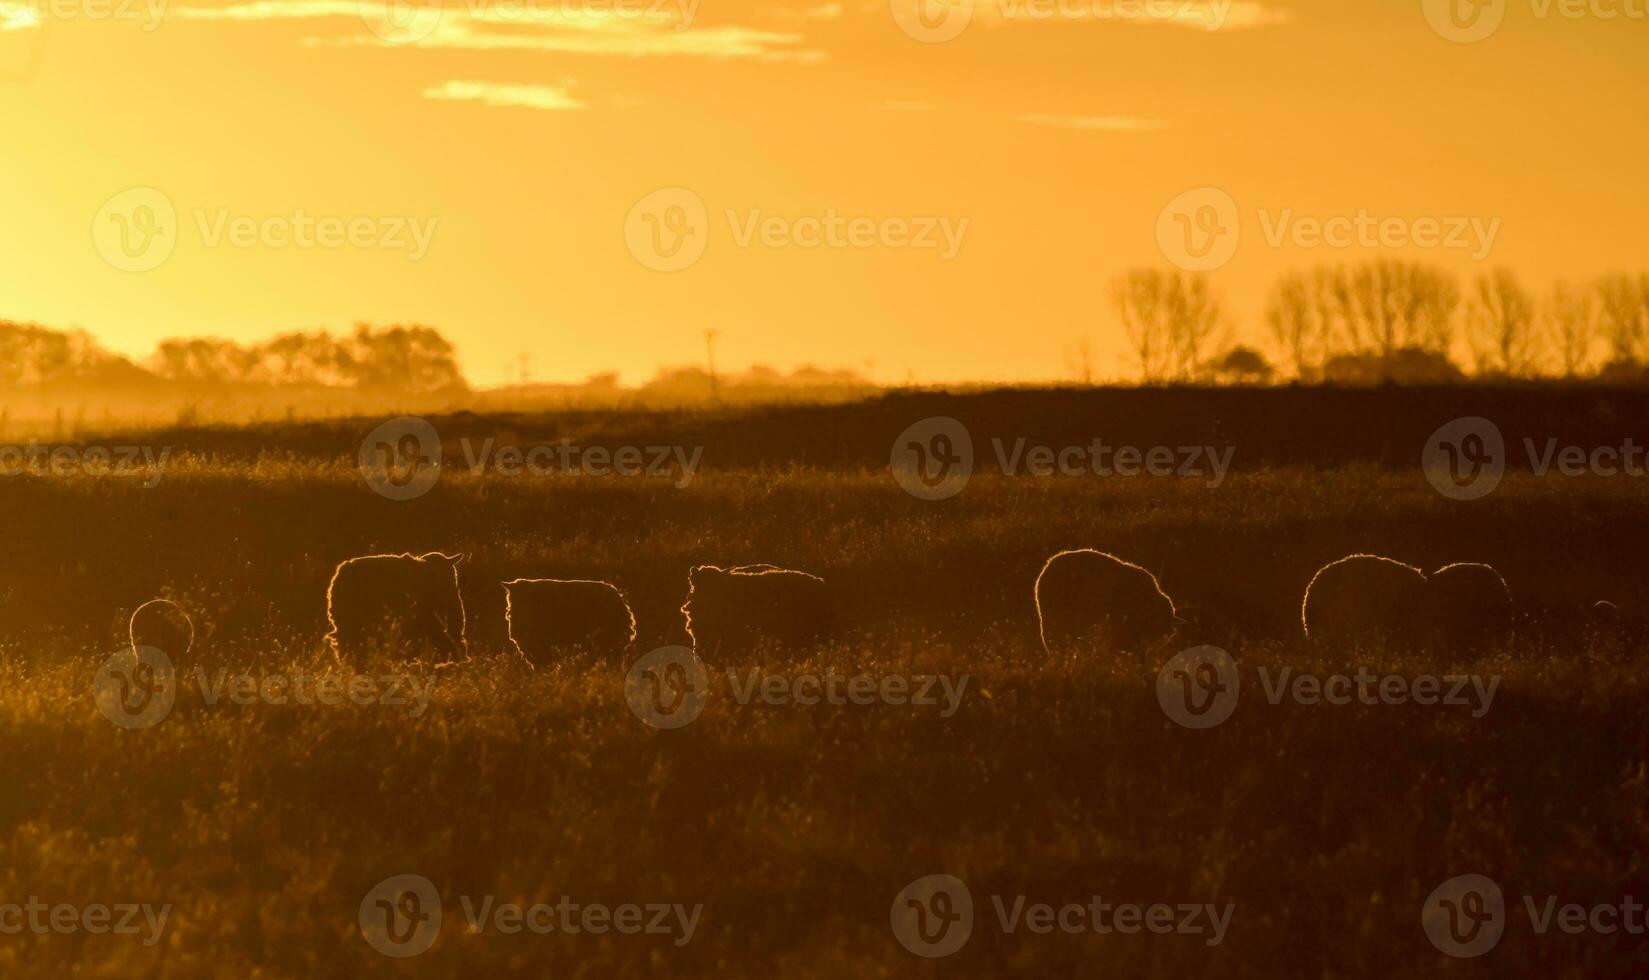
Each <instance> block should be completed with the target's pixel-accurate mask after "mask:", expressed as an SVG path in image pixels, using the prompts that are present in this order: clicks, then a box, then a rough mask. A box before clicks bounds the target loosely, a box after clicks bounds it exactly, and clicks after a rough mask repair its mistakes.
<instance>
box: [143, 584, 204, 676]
mask: <svg viewBox="0 0 1649 980" xmlns="http://www.w3.org/2000/svg"><path fill="white" fill-rule="evenodd" d="M126 635H127V637H128V638H129V639H130V640H131V643H132V650H133V651H134V652H136V651H138V650H140V649H142V648H144V647H149V648H152V649H155V650H159V651H161V652H162V653H164V654H166V656H167V659H169V660H170V661H171V663H172V666H173V667H174V668H177V669H179V670H182V669H185V667H186V665H187V663H188V658H189V654H190V651H192V650H193V649H194V646H195V624H194V622H193V621H192V620H190V618H189V614H188V613H186V612H184V611H183V607H182V606H180V605H178V604H177V603H175V602H173V601H172V600H170V599H150V600H149V601H148V602H145V603H144V604H143V605H141V606H138V607H137V608H136V609H134V610H133V611H132V617H131V619H130V620H129V621H128V623H127V625H126Z"/></svg>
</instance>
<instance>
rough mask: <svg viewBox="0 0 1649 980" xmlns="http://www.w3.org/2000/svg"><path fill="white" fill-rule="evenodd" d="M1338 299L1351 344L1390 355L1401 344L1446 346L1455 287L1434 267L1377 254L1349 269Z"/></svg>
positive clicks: (1386, 357) (1426, 347) (1434, 348)
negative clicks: (1341, 302)
mask: <svg viewBox="0 0 1649 980" xmlns="http://www.w3.org/2000/svg"><path fill="white" fill-rule="evenodd" d="M1341 298H1342V301H1343V305H1344V318H1345V322H1346V326H1347V334H1348V337H1349V339H1350V341H1351V347H1352V349H1353V350H1355V351H1357V352H1360V353H1373V354H1375V355H1376V356H1377V357H1379V358H1381V359H1384V360H1391V359H1393V358H1394V357H1395V356H1396V354H1397V351H1398V350H1400V349H1402V348H1405V347H1412V348H1418V349H1420V350H1429V351H1437V352H1446V351H1447V350H1448V349H1449V345H1450V342H1451V341H1452V339H1453V319H1454V312H1455V309H1456V308H1457V307H1458V306H1459V305H1460V287H1459V284H1458V283H1456V282H1455V280H1454V278H1453V277H1452V276H1450V275H1449V274H1448V273H1446V272H1443V271H1441V270H1439V269H1437V268H1435V267H1433V266H1429V265H1426V264H1424V263H1420V262H1405V261H1402V260H1400V259H1392V258H1381V259H1374V260H1372V261H1369V262H1365V263H1363V264H1362V265H1360V266H1358V267H1356V268H1355V269H1353V270H1351V272H1350V274H1349V277H1348V279H1347V280H1346V283H1345V289H1344V292H1343V294H1342V297H1341Z"/></svg>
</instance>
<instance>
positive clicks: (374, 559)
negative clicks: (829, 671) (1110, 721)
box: [131, 548, 1606, 664]
mask: <svg viewBox="0 0 1649 980" xmlns="http://www.w3.org/2000/svg"><path fill="white" fill-rule="evenodd" d="M461 561H462V558H461V557H460V556H453V555H446V554H441V553H438V552H432V553H429V554H423V555H410V554H403V555H367V556H363V557H360V558H351V559H349V560H347V561H345V562H343V563H341V564H339V565H338V566H337V568H336V569H335V571H334V573H333V576H332V581H331V585H330V587H329V588H328V591H327V616H328V620H329V622H330V625H331V631H330V632H329V633H328V634H327V640H328V642H329V643H330V645H331V647H332V649H333V650H334V651H335V652H336V653H337V655H338V656H339V657H340V659H342V660H344V661H345V662H353V663H360V662H363V661H364V660H365V659H366V658H368V657H369V656H371V655H372V653H373V652H374V651H375V650H389V651H394V652H397V653H399V654H401V655H414V656H418V657H420V658H425V659H432V660H434V661H437V662H441V661H447V660H452V659H457V658H460V657H462V656H463V655H464V653H465V651H466V649H467V641H466V636H465V609H464V599H463V592H462V590H461V588H460V584H459V574H458V568H459V564H460V562H461ZM502 585H503V588H504V592H505V597H506V604H505V619H506V625H507V628H508V635H509V638H510V641H511V643H513V644H514V646H515V648H516V650H517V651H518V652H519V653H520V654H521V655H522V656H523V657H525V658H526V659H528V660H529V661H531V662H533V663H538V664H542V663H551V662H555V661H557V660H562V659H566V658H569V657H573V656H577V655H580V654H589V653H594V654H598V655H604V656H609V657H612V656H620V655H622V654H623V653H624V652H625V651H626V650H628V649H629V648H630V647H631V646H632V645H633V644H634V642H635V638H636V618H635V615H634V613H633V612H632V611H631V609H630V605H629V603H628V602H627V601H626V599H625V597H624V594H623V593H622V592H621V591H620V590H619V589H618V588H617V587H616V586H614V585H613V584H612V583H609V582H600V581H587V580H569V579H514V580H511V581H507V582H504V583H502ZM1033 594H1034V599H1035V605H1036V612H1037V621H1038V627H1039V632H1040V635H1041V639H1042V645H1043V647H1044V648H1045V649H1046V650H1047V651H1048V652H1049V653H1050V654H1056V655H1064V654H1071V653H1093V652H1105V651H1132V652H1148V651H1152V650H1155V649H1157V648H1159V647H1161V646H1163V645H1165V644H1167V643H1170V642H1177V643H1179V644H1181V645H1191V644H1194V643H1201V642H1211V641H1215V638H1216V637H1219V636H1220V634H1221V633H1222V625H1223V624H1220V623H1219V621H1218V617H1214V616H1212V615H1211V614H1207V613H1204V612H1203V611H1201V610H1198V609H1195V608H1193V607H1189V606H1176V604H1175V602H1174V600H1173V599H1171V598H1169V596H1168V595H1167V594H1166V593H1165V592H1163V590H1162V587H1161V585H1160V583H1159V582H1158V581H1157V578H1156V576H1155V575H1153V574H1152V573H1151V572H1149V571H1148V570H1146V569H1145V568H1142V567H1141V566H1139V565H1136V564H1133V563H1132V562H1128V561H1125V560H1123V559H1121V558H1118V557H1116V556H1115V555H1110V554H1107V553H1105V552H1101V551H1096V550H1094V549H1091V548H1083V549H1077V550H1072V551H1062V552H1059V553H1058V554H1056V555H1054V556H1052V557H1051V558H1049V559H1048V560H1047V561H1046V563H1044V565H1043V566H1042V570H1041V572H1040V573H1039V574H1038V575H1037V578H1036V584H1035V587H1034V590H1033ZM836 605H837V604H836V602H835V601H834V598H833V594H832V591H831V589H830V588H829V586H828V585H827V584H826V582H825V580H824V579H822V578H820V577H819V576H817V575H813V574H810V573H808V572H803V571H797V570H795V569H788V568H781V567H778V566H776V565H741V566H737V567H733V568H719V567H716V566H713V565H699V566H697V567H695V568H693V569H692V570H691V571H690V572H689V573H688V578H687V601H686V602H685V603H684V604H683V605H682V607H681V612H682V614H683V617H684V619H685V625H686V628H687V633H688V635H689V636H690V637H691V638H692V642H693V646H694V648H695V649H696V650H698V651H700V652H701V653H705V654H712V655H713V654H721V653H729V652H734V651H744V650H749V649H752V648H754V647H756V646H758V645H768V646H771V647H777V648H783V649H807V648H810V647H812V646H815V645H817V644H819V643H820V642H822V641H825V640H827V639H828V638H829V637H830V636H831V635H832V634H833V632H834V629H835V626H836ZM1602 605H1606V604H1602V603H1600V606H1602ZM1301 624H1302V627H1303V629H1304V633H1305V635H1306V637H1307V638H1308V639H1310V640H1311V641H1313V642H1319V643H1324V644H1331V645H1334V646H1337V647H1343V648H1351V647H1355V646H1362V645H1369V644H1381V645H1387V646H1401V647H1414V646H1420V645H1427V644H1432V643H1437V644H1445V645H1447V646H1448V647H1449V648H1452V649H1462V650H1481V649H1484V648H1487V647H1490V646H1493V645H1495V644H1497V643H1499V642H1501V641H1503V640H1505V639H1507V638H1508V637H1509V636H1510V634H1511V632H1512V626H1513V607H1512V595H1511V590H1510V589H1509V588H1508V587H1507V586H1506V582H1505V580H1504V579H1503V578H1501V576H1500V574H1499V573H1498V572H1496V571H1495V570H1494V569H1493V568H1492V567H1490V566H1488V565H1483V564H1471V563H1461V564H1453V565H1445V566H1444V567H1442V568H1440V569H1438V570H1437V571H1435V572H1432V573H1431V574H1430V575H1427V574H1425V573H1424V572H1422V571H1421V570H1420V569H1418V568H1415V567H1413V566H1411V565H1406V564H1403V563H1402V562H1398V561H1394V560H1392V559H1390V558H1382V557H1379V556H1377V555H1350V556H1348V557H1346V558H1342V559H1340V560H1339V561H1335V562H1332V563H1330V564H1328V565H1325V566H1324V567H1323V568H1321V569H1320V570H1318V572H1317V573H1316V575H1315V576H1314V577H1313V578H1312V580H1311V584H1310V585H1309V586H1308V587H1307V589H1306V592H1305V597H1304V600H1303V602H1302V603H1301ZM193 638H194V629H193V625H192V624H191V623H190V622H189V620H188V617H187V616H186V615H184V614H183V611H182V610H181V609H180V608H179V607H178V606H177V605H176V604H175V603H172V602H170V601H169V600H164V599H157V600H153V601H151V602H149V603H146V604H144V605H143V606H142V607H140V608H139V609H138V610H137V612H135V613H134V614H133V616H132V620H131V639H132V644H133V646H134V647H137V646H140V645H141V646H151V647H157V648H159V649H162V650H166V651H168V652H173V651H180V650H182V651H186V650H188V649H189V647H190V646H191V645H192V643H193ZM174 656H175V653H174Z"/></svg>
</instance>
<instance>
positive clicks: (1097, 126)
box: [1014, 112, 1169, 133]
mask: <svg viewBox="0 0 1649 980" xmlns="http://www.w3.org/2000/svg"><path fill="white" fill-rule="evenodd" d="M1014 121H1015V122H1022V123H1026V124H1029V125H1031V126H1052V127H1054V128H1056V129H1087V130H1094V131H1101V132H1108V133H1138V132H1147V131H1149V130H1155V129H1167V128H1168V126H1169V123H1168V120H1166V119H1142V118H1140V117H1138V116H1058V115H1052V114H1050V113H1042V112H1033V113H1028V114H1026V115H1022V116H1015V117H1014Z"/></svg>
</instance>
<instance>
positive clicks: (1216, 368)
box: [1210, 344, 1276, 385]
mask: <svg viewBox="0 0 1649 980" xmlns="http://www.w3.org/2000/svg"><path fill="white" fill-rule="evenodd" d="M1210 371H1211V373H1212V374H1213V376H1214V378H1215V380H1217V381H1220V382H1222V383H1224V384H1243V385H1257V384H1265V383H1266V382H1268V381H1270V380H1271V377H1272V375H1274V374H1276V369H1275V368H1273V367H1272V366H1271V362H1270V361H1267V360H1266V359H1265V355H1264V354H1261V353H1260V352H1259V351H1257V350H1255V349H1254V348H1252V347H1248V346H1245V345H1242V344H1238V345H1237V346H1235V347H1232V348H1230V349H1229V350H1227V351H1226V352H1225V353H1224V354H1221V355H1220V356H1219V357H1217V358H1215V359H1214V361H1213V363H1212V364H1211V365H1210Z"/></svg>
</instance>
